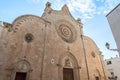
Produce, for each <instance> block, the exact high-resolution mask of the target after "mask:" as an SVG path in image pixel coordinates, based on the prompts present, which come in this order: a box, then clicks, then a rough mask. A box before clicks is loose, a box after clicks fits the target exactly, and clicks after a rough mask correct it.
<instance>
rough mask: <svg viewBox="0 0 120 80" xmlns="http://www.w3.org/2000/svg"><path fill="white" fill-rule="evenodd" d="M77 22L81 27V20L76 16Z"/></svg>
mask: <svg viewBox="0 0 120 80" xmlns="http://www.w3.org/2000/svg"><path fill="white" fill-rule="evenodd" d="M77 22H78V23H79V24H80V26H81V27H83V24H82V22H81V19H80V18H78V19H77Z"/></svg>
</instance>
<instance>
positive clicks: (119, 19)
mask: <svg viewBox="0 0 120 80" xmlns="http://www.w3.org/2000/svg"><path fill="white" fill-rule="evenodd" d="M106 17H107V19H108V22H109V25H110V28H111V31H112V33H113V36H114V39H115V41H116V45H117V50H118V52H119V56H120V31H119V30H120V3H119V4H118V5H117V6H116V7H115V8H114V9H113V10H112V11H111V12H109V13H108V14H107V15H106Z"/></svg>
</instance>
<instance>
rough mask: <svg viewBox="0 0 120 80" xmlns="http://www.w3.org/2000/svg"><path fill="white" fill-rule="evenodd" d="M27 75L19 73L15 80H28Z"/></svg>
mask: <svg viewBox="0 0 120 80" xmlns="http://www.w3.org/2000/svg"><path fill="white" fill-rule="evenodd" d="M26 75H27V73H23V72H17V73H16V76H15V80H26Z"/></svg>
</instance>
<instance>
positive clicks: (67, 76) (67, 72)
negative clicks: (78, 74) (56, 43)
mask: <svg viewBox="0 0 120 80" xmlns="http://www.w3.org/2000/svg"><path fill="white" fill-rule="evenodd" d="M63 80H74V76H73V69H70V68H63Z"/></svg>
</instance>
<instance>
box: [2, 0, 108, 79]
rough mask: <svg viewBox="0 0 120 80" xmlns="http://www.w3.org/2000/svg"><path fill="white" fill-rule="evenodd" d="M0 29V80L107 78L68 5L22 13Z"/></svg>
mask: <svg viewBox="0 0 120 80" xmlns="http://www.w3.org/2000/svg"><path fill="white" fill-rule="evenodd" d="M2 25H3V26H2V27H1V30H0V33H1V35H0V80H107V77H106V72H105V66H104V63H103V58H102V55H101V52H100V51H99V48H98V47H97V45H96V44H95V42H94V41H93V40H92V39H91V38H89V37H88V36H85V35H83V31H82V28H83V25H82V23H81V20H80V19H77V20H76V19H74V18H73V17H72V15H71V14H70V12H69V10H68V7H67V6H66V5H64V6H63V7H62V9H61V10H59V11H58V10H53V9H52V8H51V3H49V2H48V3H47V4H46V8H45V10H44V13H43V15H42V16H41V17H40V16H36V15H22V16H19V17H17V18H16V19H15V20H14V21H13V22H12V23H10V24H9V23H6V22H3V23H2Z"/></svg>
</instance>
